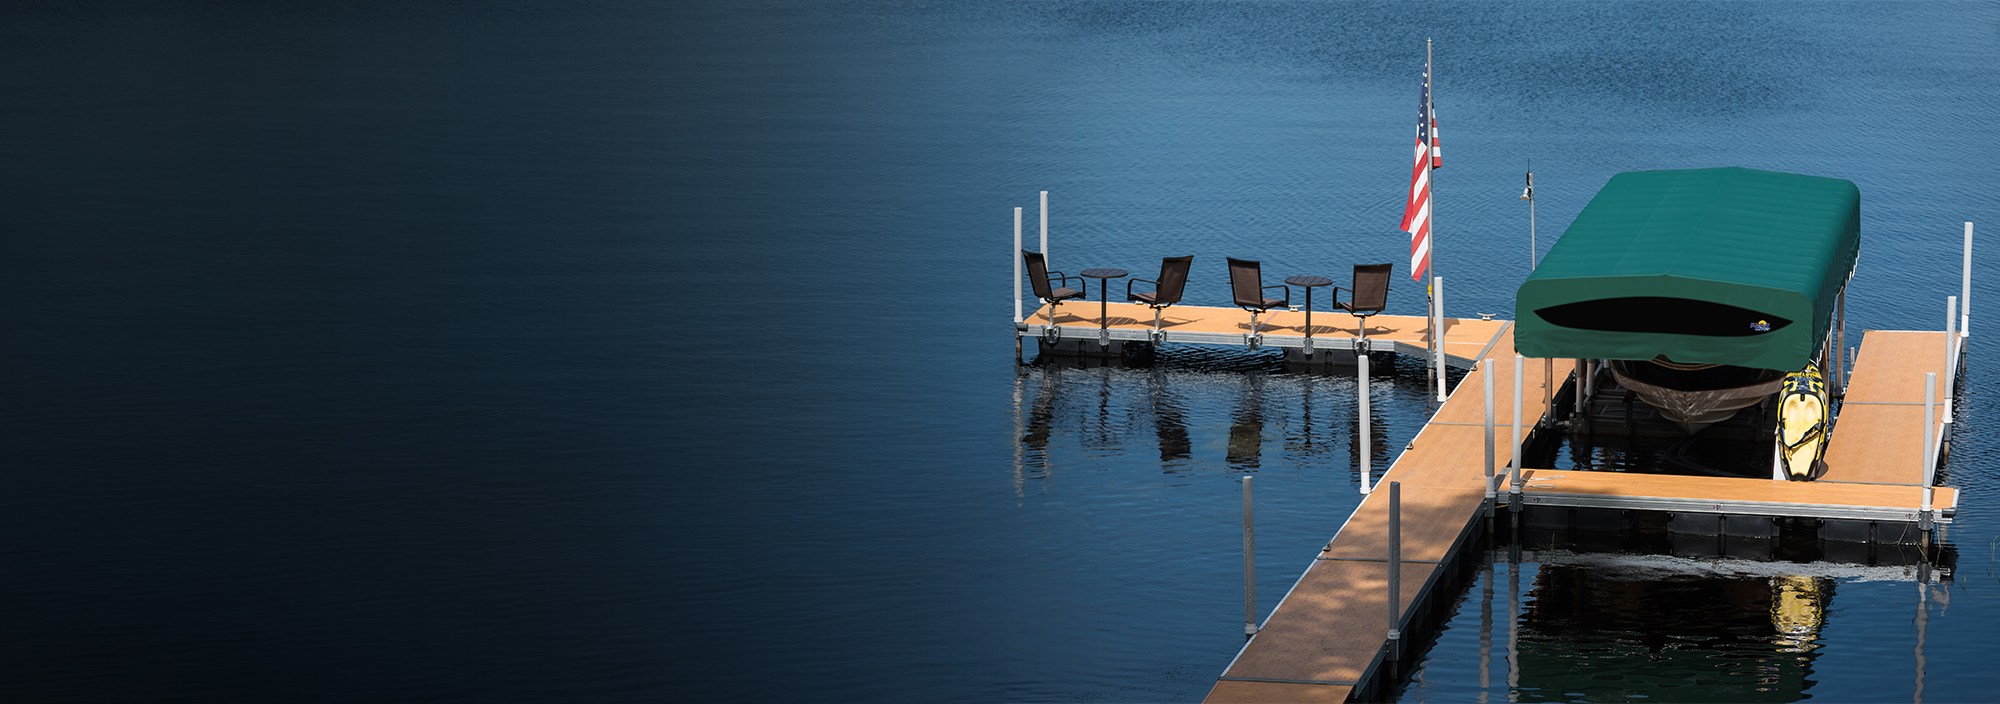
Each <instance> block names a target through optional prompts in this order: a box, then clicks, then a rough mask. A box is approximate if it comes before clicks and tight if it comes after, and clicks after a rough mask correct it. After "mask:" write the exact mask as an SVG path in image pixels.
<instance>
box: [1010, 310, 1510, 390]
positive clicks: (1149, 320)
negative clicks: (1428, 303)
mask: <svg viewBox="0 0 2000 704" xmlns="http://www.w3.org/2000/svg"><path fill="white" fill-rule="evenodd" d="M1318 305H1321V306H1324V305H1326V303H1325V302H1324V301H1320V302H1318ZM1099 307H1100V303H1099V301H1096V300H1091V301H1080V300H1079V301H1071V302H1068V303H1064V304H1063V305H1062V306H1061V307H1059V308H1056V307H1054V306H1047V305H1044V306H1042V307H1041V308H1040V309H1038V310H1036V311H1034V312H1033V313H1031V314H1029V315H1028V316H1027V317H1026V318H1024V319H1023V320H1022V321H1021V326H1022V331H1023V332H1024V333H1025V334H1026V335H1028V336H1030V337H1039V336H1041V335H1042V334H1043V332H1045V331H1047V330H1048V329H1049V328H1051V327H1054V328H1058V329H1059V332H1060V334H1061V335H1062V337H1063V339H1067V340H1095V339H1098V334H1099V332H1100V329H1101V330H1102V331H1103V332H1105V333H1107V334H1106V337H1108V338H1109V339H1111V340H1120V341H1134V342H1145V341H1149V340H1151V339H1152V338H1151V335H1152V332H1153V309H1151V308H1148V307H1146V306H1143V305H1140V304H1137V303H1109V304H1103V308H1104V310H1105V312H1104V315H1103V316H1101V317H1100V316H1099V315H1098V309H1099ZM1052 308H1055V309H1056V313H1055V315H1054V317H1053V318H1051V317H1050V310H1051V309H1052ZM1100 320H1101V321H1102V327H1101V328H1100ZM1507 325H1508V323H1507V321H1504V320H1471V319H1465V318H1446V319H1445V320H1444V352H1445V357H1446V359H1447V360H1448V361H1451V362H1453V363H1454V364H1456V365H1457V366H1470V365H1471V364H1472V362H1473V361H1474V360H1477V359H1479V356H1480V352H1481V351H1482V350H1484V349H1485V348H1486V346H1487V345H1489V344H1491V343H1492V342H1493V341H1494V340H1495V339H1496V338H1495V336H1496V334H1497V333H1498V332H1499V331H1500V330H1501V329H1503V328H1505V327H1506V326H1507ZM1257 329H1258V331H1259V333H1261V334H1262V335H1263V339H1262V342H1261V346H1263V347H1279V348H1298V347H1302V346H1303V345H1304V344H1305V339H1306V314H1305V312H1304V311H1293V310H1284V309H1274V310H1272V311H1270V312H1269V313H1264V314H1261V315H1259V316H1257ZM1160 333H1161V337H1162V338H1163V339H1162V340H1160V341H1162V342H1186V343H1192V344H1208V345H1243V344H1245V337H1244V336H1245V335H1247V334H1249V333H1250V312H1249V311H1246V310H1243V309H1241V308H1215V307H1204V306H1172V307H1169V308H1166V309H1164V310H1163V311H1162V314H1161V316H1160ZM1312 334H1313V346H1314V348H1315V349H1319V350H1335V349H1355V348H1356V347H1357V345H1358V344H1359V342H1360V339H1361V333H1360V320H1359V319H1358V318H1356V317H1354V316H1352V315H1348V314H1346V313H1341V312H1335V311H1328V310H1314V311H1313V312H1312ZM1430 339H1431V338H1430V323H1429V321H1427V320H1425V319H1424V317H1423V316H1420V315H1371V316H1368V343H1369V344H1368V345H1367V347H1368V349H1370V350H1372V351H1380V352H1397V351H1400V352H1405V353H1414V352H1416V351H1419V350H1424V349H1427V348H1428V347H1429V345H1430ZM1510 354H1511V353H1510ZM1475 410H1476V409H1475Z"/></svg>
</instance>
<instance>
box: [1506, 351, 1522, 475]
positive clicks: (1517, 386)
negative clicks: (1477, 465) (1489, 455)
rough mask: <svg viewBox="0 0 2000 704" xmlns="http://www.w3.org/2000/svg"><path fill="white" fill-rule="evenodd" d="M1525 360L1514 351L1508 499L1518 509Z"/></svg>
mask: <svg viewBox="0 0 2000 704" xmlns="http://www.w3.org/2000/svg"><path fill="white" fill-rule="evenodd" d="M1525 361H1527V360H1526V358H1524V357H1522V356H1521V354H1520V353H1518V352H1516V353H1514V444H1513V445H1510V446H1508V447H1509V448H1510V450H1509V451H1510V452H1512V453H1513V454H1514V459H1513V460H1512V461H1510V462H1508V463H1507V473H1508V476H1509V477H1510V478H1511V479H1512V481H1511V482H1510V483H1509V485H1508V486H1509V488H1508V490H1507V493H1509V494H1511V496H1509V497H1507V501H1508V503H1510V504H1512V505H1513V506H1514V510H1516V511H1518V510H1520V509H1521V364H1522V363H1523V362H1525Z"/></svg>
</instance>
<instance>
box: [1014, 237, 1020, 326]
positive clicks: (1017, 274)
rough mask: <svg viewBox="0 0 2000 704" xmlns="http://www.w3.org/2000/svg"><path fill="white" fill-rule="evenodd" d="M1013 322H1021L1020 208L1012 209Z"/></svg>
mask: <svg viewBox="0 0 2000 704" xmlns="http://www.w3.org/2000/svg"><path fill="white" fill-rule="evenodd" d="M1014 322H1016V323H1018V322H1021V209H1020V208H1015V209H1014Z"/></svg>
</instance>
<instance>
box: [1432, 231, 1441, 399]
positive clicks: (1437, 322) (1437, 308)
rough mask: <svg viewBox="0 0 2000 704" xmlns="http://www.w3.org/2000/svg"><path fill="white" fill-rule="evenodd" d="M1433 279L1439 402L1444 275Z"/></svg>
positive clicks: (1433, 325) (1433, 321)
mask: <svg viewBox="0 0 2000 704" xmlns="http://www.w3.org/2000/svg"><path fill="white" fill-rule="evenodd" d="M1432 235H1433V237H1432V239H1436V237H1435V235H1436V233H1435V232H1433V233H1432ZM1433 280H1434V281H1436V282H1437V302H1436V304H1435V306H1434V307H1435V311H1434V312H1433V313H1432V315H1434V316H1436V317H1434V318H1432V319H1431V320H1432V323H1431V325H1432V327H1431V330H1433V331H1434V332H1433V333H1432V334H1431V338H1432V339H1433V340H1435V341H1436V342H1437V355H1436V356H1437V382H1438V403H1444V277H1442V276H1439V277H1437V278H1436V279H1433Z"/></svg>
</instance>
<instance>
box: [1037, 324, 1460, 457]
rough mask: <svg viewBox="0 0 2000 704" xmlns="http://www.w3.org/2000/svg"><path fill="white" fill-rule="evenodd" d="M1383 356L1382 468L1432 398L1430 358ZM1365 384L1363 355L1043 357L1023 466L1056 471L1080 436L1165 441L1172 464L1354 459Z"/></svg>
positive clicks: (1378, 389) (1378, 438)
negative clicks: (1355, 358)
mask: <svg viewBox="0 0 2000 704" xmlns="http://www.w3.org/2000/svg"><path fill="white" fill-rule="evenodd" d="M1374 357H1375V360H1376V363H1375V371H1374V373H1373V374H1371V383H1370V394H1371V395H1372V396H1373V397H1374V403H1373V404H1372V405H1371V408H1370V413H1369V417H1370V425H1369V427H1370V452H1369V454H1370V456H1371V458H1372V462H1373V465H1374V468H1375V469H1376V471H1378V472H1379V471H1381V470H1382V469H1384V468H1386V467H1387V466H1388V465H1389V462H1390V461H1391V460H1392V459H1393V458H1394V457H1395V455H1396V450H1397V448H1395V447H1392V444H1391V442H1390V438H1391V430H1392V428H1397V427H1400V428H1402V429H1403V430H1404V431H1406V434H1407V433H1408V432H1414V430H1415V429H1417V428H1419V427H1421V425H1422V423H1423V420H1424V418H1426V417H1428V415H1429V411H1430V410H1431V408H1432V406H1431V405H1429V403H1428V397H1427V395H1426V394H1425V393H1424V388H1425V386H1424V384H1423V379H1422V367H1421V364H1420V360H1404V359H1399V358H1398V356H1397V355H1394V354H1389V353H1376V354H1375V356H1374ZM1359 389H1360V384H1359V383H1358V380H1357V379H1356V378H1355V377H1354V368H1353V367H1341V368H1317V369H1303V368H1288V367H1287V366H1285V365H1284V364H1283V360H1282V357H1281V356H1277V355H1273V354H1269V353H1252V352H1241V351H1227V350H1222V351H1218V350H1193V351H1190V350H1178V349H1175V348H1172V347H1169V348H1167V349H1165V350H1162V352H1161V354H1160V355H1158V357H1157V359H1156V361H1154V362H1153V363H1151V364H1117V363H1113V364H1106V363H1103V362H1101V361H1096V360H1088V359H1073V358H1062V357H1049V358H1044V359H1038V360H1036V361H1035V362H1034V363H1032V364H1026V365H1022V366H1020V367H1019V368H1017V369H1016V372H1015V378H1014V389H1013V411H1014V416H1015V423H1016V426H1017V427H1016V433H1015V439H1016V441H1015V451H1014V457H1015V463H1016V470H1017V474H1018V475H1019V476H1021V477H1023V478H1024V479H1032V478H1041V477H1047V476H1050V475H1051V474H1053V467H1054V464H1055V462H1054V457H1056V456H1059V455H1062V454H1064V452H1065V448H1069V447H1074V448H1076V449H1081V450H1085V451H1087V453H1085V455H1084V458H1085V459H1084V461H1086V462H1087V461H1088V458H1090V457H1105V456H1109V455H1115V454H1119V453H1124V452H1127V451H1130V450H1138V449H1141V448H1143V447H1144V446H1146V445H1153V446H1154V447H1155V448H1157V450H1158V454H1159V458H1160V467H1161V469H1162V471H1165V472H1168V473H1176V472H1184V471H1189V470H1191V469H1194V468H1198V467H1214V468H1221V469H1226V470H1230V471H1238V472H1254V471H1258V470H1260V469H1265V468H1268V467H1269V466H1271V464H1272V463H1273V462H1278V463H1283V464H1285V465H1288V466H1299V467H1306V466H1313V467H1327V466H1331V467H1342V466H1344V467H1347V468H1348V469H1349V470H1350V471H1353V470H1355V469H1356V468H1357V467H1358V461H1357V460H1356V458H1358V457H1359V456H1360V453H1361V438H1360V436H1359V429H1360V425H1361V423H1360V417H1359V414H1358V413H1357V408H1358V405H1359V404H1358V403H1357V400H1358V399H1357V394H1358V393H1359ZM1148 436H1150V437H1148ZM1353 480H1354V481H1356V482H1358V481H1359V478H1358V475H1356V476H1355V477H1354V478H1353Z"/></svg>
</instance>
